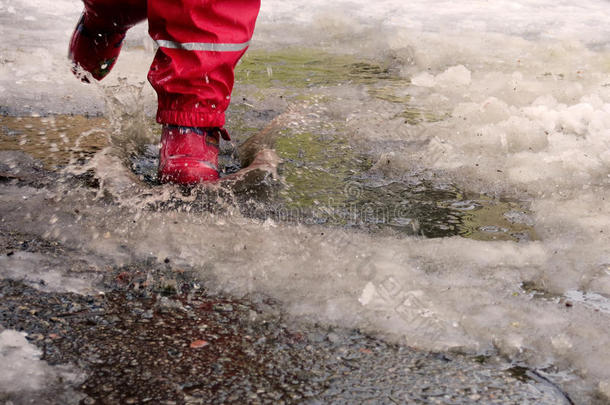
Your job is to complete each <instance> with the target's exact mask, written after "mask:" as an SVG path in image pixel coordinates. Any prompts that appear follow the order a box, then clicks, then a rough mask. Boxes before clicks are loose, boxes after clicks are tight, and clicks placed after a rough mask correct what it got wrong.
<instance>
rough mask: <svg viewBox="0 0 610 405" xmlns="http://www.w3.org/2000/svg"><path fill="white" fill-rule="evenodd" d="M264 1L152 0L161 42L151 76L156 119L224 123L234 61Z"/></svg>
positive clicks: (153, 31)
mask: <svg viewBox="0 0 610 405" xmlns="http://www.w3.org/2000/svg"><path fill="white" fill-rule="evenodd" d="M259 8H260V0H149V1H148V21H149V31H150V35H151V37H152V38H153V39H154V40H155V41H156V42H157V44H158V45H159V50H158V51H157V54H156V56H155V59H154V61H153V63H152V66H151V69H150V72H149V74H148V79H149V81H150V83H151V84H152V85H153V87H154V88H155V90H156V91H157V94H158V97H159V109H158V112H157V121H158V122H160V123H163V124H174V125H181V126H189V127H222V126H223V125H224V122H225V117H224V112H225V110H226V109H227V107H228V106H229V102H230V97H231V91H232V89H233V82H234V73H233V70H234V68H235V65H236V64H237V62H238V61H239V59H240V58H241V56H242V55H243V54H244V52H245V51H246V49H247V47H248V44H249V41H250V39H251V37H252V33H253V31H254V24H255V21H256V17H257V15H258V11H259Z"/></svg>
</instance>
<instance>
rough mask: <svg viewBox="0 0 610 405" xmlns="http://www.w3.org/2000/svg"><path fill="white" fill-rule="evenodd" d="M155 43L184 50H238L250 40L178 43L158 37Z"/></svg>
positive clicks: (246, 45) (163, 46)
mask: <svg viewBox="0 0 610 405" xmlns="http://www.w3.org/2000/svg"><path fill="white" fill-rule="evenodd" d="M157 44H158V45H159V46H160V47H161V48H170V49H184V50H185V51H209V52H239V51H243V50H244V49H246V48H247V47H248V45H250V41H248V42H244V43H241V44H214V43H205V42H187V43H180V42H174V41H166V40H164V39H159V40H157Z"/></svg>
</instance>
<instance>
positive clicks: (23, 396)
mask: <svg viewBox="0 0 610 405" xmlns="http://www.w3.org/2000/svg"><path fill="white" fill-rule="evenodd" d="M26 336H27V335H26V334H25V333H21V332H17V331H14V330H4V331H2V332H1V333H0V395H2V397H3V398H6V399H8V400H10V399H15V400H18V403H26V402H27V403H41V402H40V401H42V400H49V398H48V397H47V398H45V397H44V395H45V394H44V392H45V391H46V390H50V389H51V388H52V387H58V386H62V387H63V394H62V395H60V397H59V398H54V400H56V401H59V402H61V403H78V401H79V400H80V396H81V395H80V394H77V393H75V392H74V391H73V390H72V389H71V386H72V385H75V384H78V383H79V382H80V381H82V375H80V374H79V373H76V372H75V371H74V370H72V369H70V368H69V367H67V366H57V367H51V366H49V365H48V364H47V362H46V361H43V360H40V356H41V355H42V352H41V351H40V350H39V349H38V348H37V347H36V346H34V345H32V344H30V343H28V341H27V340H26V338H25V337H26ZM58 392H62V391H61V390H60V391H58ZM7 403H12V402H11V401H8V402H7Z"/></svg>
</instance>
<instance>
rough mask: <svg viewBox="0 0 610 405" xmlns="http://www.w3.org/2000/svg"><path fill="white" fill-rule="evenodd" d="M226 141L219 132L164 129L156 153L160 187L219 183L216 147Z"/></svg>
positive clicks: (224, 135) (206, 129)
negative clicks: (222, 139)
mask: <svg viewBox="0 0 610 405" xmlns="http://www.w3.org/2000/svg"><path fill="white" fill-rule="evenodd" d="M221 136H222V137H223V138H224V139H228V138H229V137H228V133H227V131H226V130H225V129H222V128H194V127H181V126H174V125H164V126H163V133H162V135H161V151H160V153H159V174H158V176H159V180H160V181H161V182H162V183H177V184H184V185H192V184H196V183H204V182H212V181H216V180H218V143H219V141H220V137H221Z"/></svg>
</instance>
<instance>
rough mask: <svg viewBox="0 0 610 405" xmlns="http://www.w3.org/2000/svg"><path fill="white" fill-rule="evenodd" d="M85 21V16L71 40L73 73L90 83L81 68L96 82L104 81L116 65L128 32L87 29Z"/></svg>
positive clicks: (70, 54)
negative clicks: (79, 68) (80, 70)
mask: <svg viewBox="0 0 610 405" xmlns="http://www.w3.org/2000/svg"><path fill="white" fill-rule="evenodd" d="M84 21H85V14H83V16H82V17H81V19H80V20H79V22H78V24H77V25H76V28H75V30H74V34H72V39H71V40H70V51H69V54H68V57H69V58H70V60H72V63H73V64H74V67H73V69H72V71H73V72H74V74H75V75H77V76H78V77H79V78H80V79H81V80H82V81H84V82H89V79H87V77H86V76H84V75H82V72H79V70H78V67H79V66H80V67H81V68H83V69H84V70H86V71H87V72H89V73H91V75H92V76H93V77H94V78H95V80H102V79H103V78H104V77H106V75H107V74H108V73H110V70H111V69H112V67H113V66H114V64H115V63H116V60H117V58H118V56H119V53H120V52H121V47H122V45H123V39H125V34H126V32H127V30H125V31H119V32H101V31H97V30H92V29H89V28H87V27H85V24H84Z"/></svg>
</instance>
